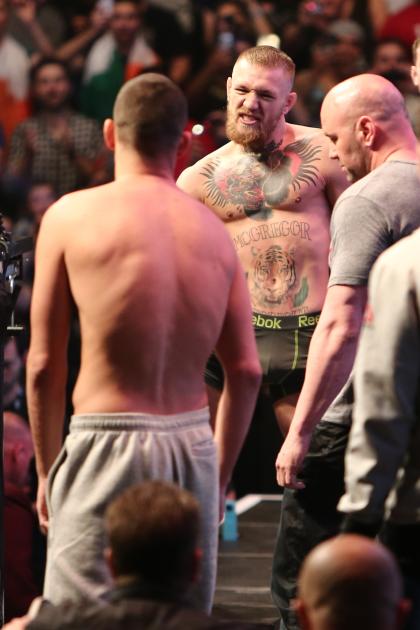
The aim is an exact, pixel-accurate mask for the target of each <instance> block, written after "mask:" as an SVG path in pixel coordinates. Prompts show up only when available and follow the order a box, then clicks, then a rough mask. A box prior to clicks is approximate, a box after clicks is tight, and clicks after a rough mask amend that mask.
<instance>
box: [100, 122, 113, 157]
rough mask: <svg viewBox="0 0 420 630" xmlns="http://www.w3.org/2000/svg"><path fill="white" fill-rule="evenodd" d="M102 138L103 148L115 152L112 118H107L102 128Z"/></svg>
mask: <svg viewBox="0 0 420 630" xmlns="http://www.w3.org/2000/svg"><path fill="white" fill-rule="evenodd" d="M102 132H103V136H104V142H105V146H106V147H107V148H108V149H109V150H110V151H115V125H114V121H113V120H112V118H107V119H106V120H105V122H104V126H103V131H102Z"/></svg>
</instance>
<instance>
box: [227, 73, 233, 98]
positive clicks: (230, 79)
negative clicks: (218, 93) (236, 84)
mask: <svg viewBox="0 0 420 630" xmlns="http://www.w3.org/2000/svg"><path fill="white" fill-rule="evenodd" d="M231 87H232V77H228V78H227V81H226V100H227V101H228V102H229V92H230V89H231Z"/></svg>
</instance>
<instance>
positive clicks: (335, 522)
mask: <svg viewBox="0 0 420 630" xmlns="http://www.w3.org/2000/svg"><path fill="white" fill-rule="evenodd" d="M347 437H348V427H344V426H340V425H334V424H332V423H328V422H321V423H320V424H319V425H318V427H317V428H316V430H315V432H314V436H313V438H312V442H311V447H310V449H309V452H308V455H307V456H306V458H305V462H304V466H303V469H302V479H303V480H304V481H305V483H306V488H305V489H304V490H288V489H286V490H285V491H284V495H283V501H282V508H281V514H280V524H279V530H278V534H277V541H276V546H275V550H274V559H273V576H272V584H271V589H272V596H273V601H274V603H275V604H276V606H277V607H278V608H279V610H280V613H281V616H282V619H283V623H284V625H285V626H286V628H287V630H298V628H299V624H298V621H297V618H296V615H295V613H294V611H293V610H292V607H291V600H292V599H293V598H294V597H296V583H297V577H298V573H299V570H300V567H301V564H302V562H303V560H304V558H305V556H306V555H307V554H308V553H309V551H310V550H311V549H312V548H313V547H314V546H315V545H317V544H318V543H319V542H321V541H323V540H326V539H327V538H330V537H331V536H335V535H336V534H337V533H338V531H339V528H340V523H341V519H342V515H341V514H340V513H339V512H337V509H336V506H337V503H338V500H339V498H340V497H341V495H342V494H343V492H344V453H345V448H346V444H347Z"/></svg>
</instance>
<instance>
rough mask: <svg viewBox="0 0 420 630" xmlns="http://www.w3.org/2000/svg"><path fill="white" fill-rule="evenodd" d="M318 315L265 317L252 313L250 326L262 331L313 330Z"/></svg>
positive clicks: (261, 314)
mask: <svg viewBox="0 0 420 630" xmlns="http://www.w3.org/2000/svg"><path fill="white" fill-rule="evenodd" d="M319 316H320V313H305V314H303V315H287V316H284V317H283V316H281V317H278V316H277V315H265V314H263V313H255V312H254V313H252V325H253V327H254V328H263V329H264V330H296V329H299V328H315V326H316V325H317V323H318V320H319Z"/></svg>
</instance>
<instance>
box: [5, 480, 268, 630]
mask: <svg viewBox="0 0 420 630" xmlns="http://www.w3.org/2000/svg"><path fill="white" fill-rule="evenodd" d="M105 529H106V531H107V534H108V538H109V548H108V549H107V553H106V557H107V561H108V564H109V567H110V569H111V572H112V574H113V577H114V580H115V586H114V588H113V589H112V590H111V592H110V598H109V599H110V602H109V603H108V604H107V605H104V604H102V605H100V604H99V605H98V604H92V603H89V602H86V603H84V604H82V605H79V606H75V605H74V604H66V603H64V604H62V605H59V606H52V605H50V604H47V603H44V604H42V605H41V609H40V610H39V612H38V613H37V614H35V615H34V618H31V617H32V615H31V614H30V615H28V616H27V617H25V618H24V619H20V620H19V621H18V622H17V623H15V625H12V624H11V626H10V628H15V629H17V628H27V629H28V630H47V629H48V630H54V629H57V630H58V629H60V630H70V629H75V628H83V630H108V629H109V628H112V629H113V630H137V629H138V628H141V629H142V630H153V628H155V629H161V628H165V629H167V630H201V629H203V630H206V629H207V630H210V629H216V628H220V629H221V630H222V629H223V628H225V629H226V630H227V629H230V630H235V629H236V630H246V629H249V630H251V629H252V628H255V629H256V628H258V627H267V626H259V625H258V624H248V623H236V622H223V621H217V620H216V619H211V618H210V617H208V616H207V615H206V614H204V613H202V612H199V611H197V610H193V609H192V608H189V607H187V606H186V604H185V599H186V594H187V592H188V591H189V589H190V588H191V585H192V584H193V583H194V582H195V581H196V579H197V576H198V572H199V570H200V560H201V550H200V549H199V548H198V533H199V504H198V502H197V500H196V499H195V498H194V497H193V496H192V495H191V494H190V493H189V492H188V491H186V490H183V489H181V488H179V487H178V486H176V485H174V484H170V483H165V482H162V481H149V482H145V483H143V484H141V485H137V486H132V487H131V488H129V489H127V490H126V491H125V492H123V494H121V495H120V496H118V497H117V498H116V499H114V500H113V501H112V502H111V504H110V505H109V506H108V509H107V512H106V516H105ZM6 629H7V627H6V628H5V630H6Z"/></svg>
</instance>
